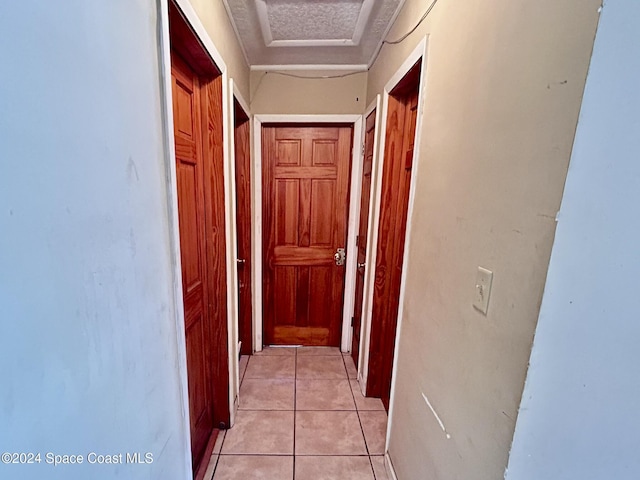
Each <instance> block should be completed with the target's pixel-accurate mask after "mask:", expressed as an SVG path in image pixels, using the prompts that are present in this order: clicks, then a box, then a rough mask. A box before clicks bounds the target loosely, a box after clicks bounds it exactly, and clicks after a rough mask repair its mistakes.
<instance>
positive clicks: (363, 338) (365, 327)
mask: <svg viewBox="0 0 640 480" xmlns="http://www.w3.org/2000/svg"><path fill="white" fill-rule="evenodd" d="M374 110H375V111H376V119H375V122H376V123H375V127H374V133H373V158H372V160H371V192H369V219H368V220H367V237H368V238H367V255H366V257H365V267H364V269H365V270H364V285H363V291H362V314H361V319H360V345H359V349H358V380H359V381H360V382H359V383H360V389H361V390H362V394H363V395H364V387H363V385H365V383H364V381H363V376H362V372H363V371H364V368H363V362H365V361H368V359H369V358H368V355H367V356H365V351H367V352H368V351H369V338H370V336H369V330H370V327H371V322H367V321H366V318H367V308H368V298H369V289H371V288H373V282H374V281H375V268H373V269H372V268H370V267H369V266H370V265H372V263H371V261H372V260H371V259H372V255H373V252H372V248H371V246H372V245H373V240H374V236H373V235H374V234H373V231H372V229H373V228H374V226H376V227H377V225H376V223H375V221H376V219H375V212H374V211H373V209H372V207H373V206H374V203H375V200H376V195H377V192H376V185H377V182H378V180H377V179H378V155H379V152H378V148H379V144H380V132H381V131H382V125H381V121H382V112H381V110H382V96H381V95H380V94H378V95H376V98H375V99H374V100H373V101H372V102H371V103H370V104H369V106H368V107H367V109H366V110H365V111H364V113H363V114H362V138H363V139H364V138H365V134H366V132H365V130H366V128H367V126H366V123H367V117H368V116H369V115H370V114H371V112H373V111H374ZM363 161H364V157H363ZM361 193H362V177H360V178H359V179H358V196H360V195H361ZM357 208H358V212H357V214H358V217H359V216H360V205H358V207H357ZM374 261H375V260H374ZM352 297H353V301H354V302H355V285H354V291H353V295H352ZM354 310H355V305H354ZM351 333H352V335H353V329H352V330H351ZM349 344H351V338H350V339H349Z"/></svg>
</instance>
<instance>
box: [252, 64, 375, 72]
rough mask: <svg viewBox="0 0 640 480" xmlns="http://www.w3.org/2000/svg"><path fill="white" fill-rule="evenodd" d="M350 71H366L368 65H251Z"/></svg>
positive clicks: (269, 68) (264, 69)
mask: <svg viewBox="0 0 640 480" xmlns="http://www.w3.org/2000/svg"><path fill="white" fill-rule="evenodd" d="M305 70H307V71H321V70H332V71H349V72H366V71H367V70H368V67H367V65H337V64H329V65H251V71H254V72H255V71H260V72H274V71H305Z"/></svg>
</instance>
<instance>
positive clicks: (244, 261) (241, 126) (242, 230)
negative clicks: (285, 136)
mask: <svg viewBox="0 0 640 480" xmlns="http://www.w3.org/2000/svg"><path fill="white" fill-rule="evenodd" d="M234 114H235V115H234V116H235V126H234V127H235V129H234V140H235V164H236V165H235V166H236V227H237V234H238V245H237V248H238V333H239V337H240V342H241V347H240V353H241V354H242V355H251V354H252V353H253V347H252V342H251V323H252V320H251V317H252V315H251V155H250V149H249V127H250V122H249V117H248V115H247V114H246V113H245V111H244V110H243V109H242V107H241V106H240V104H239V103H238V101H237V100H234Z"/></svg>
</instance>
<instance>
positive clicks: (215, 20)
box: [189, 0, 249, 101]
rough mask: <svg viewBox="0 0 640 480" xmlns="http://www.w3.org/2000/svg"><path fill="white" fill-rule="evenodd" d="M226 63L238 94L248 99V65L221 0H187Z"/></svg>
mask: <svg viewBox="0 0 640 480" xmlns="http://www.w3.org/2000/svg"><path fill="white" fill-rule="evenodd" d="M189 2H190V3H191V5H193V9H194V10H195V11H196V13H197V14H198V17H200V21H201V22H202V24H203V25H204V27H205V28H206V30H207V33H208V34H209V36H210V37H211V40H213V43H214V45H215V46H216V49H217V50H218V52H220V55H222V59H223V60H224V62H225V64H226V65H227V69H228V73H229V77H230V78H232V79H233V81H234V82H235V83H236V85H237V87H238V89H239V90H240V94H241V95H242V96H243V97H244V98H245V99H247V101H248V99H249V66H248V65H247V61H246V60H245V58H244V55H243V53H242V49H241V47H240V44H239V43H238V38H237V37H236V34H235V31H234V30H233V26H232V25H231V21H230V20H229V16H228V15H227V11H226V10H225V8H224V4H223V3H222V0H189Z"/></svg>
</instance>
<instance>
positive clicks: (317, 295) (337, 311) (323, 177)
mask: <svg viewBox="0 0 640 480" xmlns="http://www.w3.org/2000/svg"><path fill="white" fill-rule="evenodd" d="M352 130H353V128H352V126H341V125H314V126H302V125H264V126H263V130H262V164H263V192H264V193H263V202H262V203H263V256H264V259H263V272H264V287H263V298H264V300H263V315H264V339H265V343H266V344H281V345H286V344H289V345H290V344H301V345H327V346H339V345H340V330H341V329H340V327H341V323H342V322H341V320H342V306H343V299H344V276H345V267H344V265H336V261H335V259H334V255H335V253H336V251H337V249H338V248H346V242H347V217H348V193H349V172H350V166H351V145H352V134H353V131H352Z"/></svg>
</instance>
